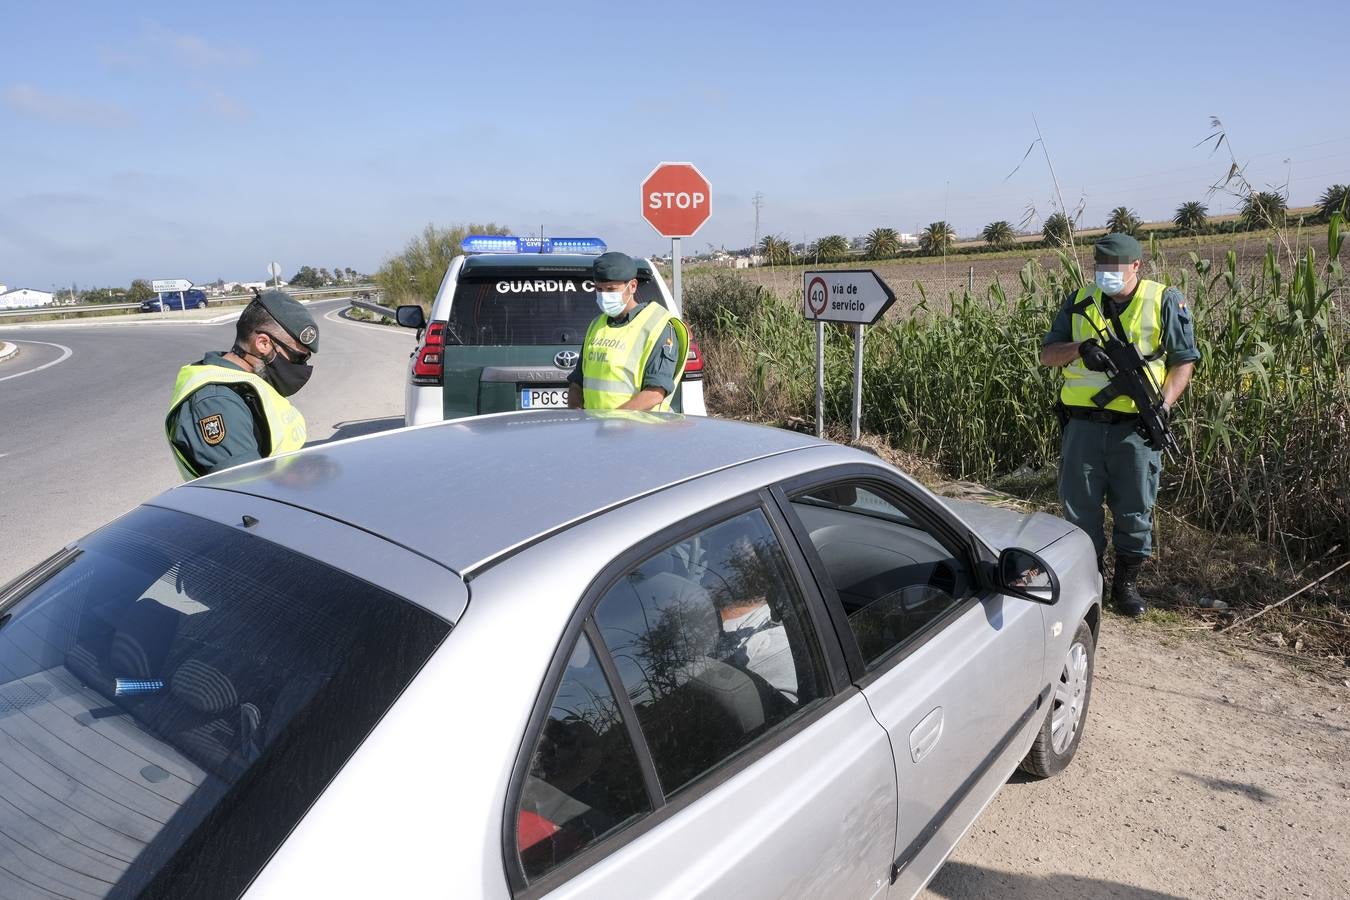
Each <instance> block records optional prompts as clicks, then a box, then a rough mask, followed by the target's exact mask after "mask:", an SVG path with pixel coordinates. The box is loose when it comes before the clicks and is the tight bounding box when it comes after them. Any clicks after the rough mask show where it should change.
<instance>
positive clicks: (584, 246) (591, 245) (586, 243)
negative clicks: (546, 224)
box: [545, 237, 606, 256]
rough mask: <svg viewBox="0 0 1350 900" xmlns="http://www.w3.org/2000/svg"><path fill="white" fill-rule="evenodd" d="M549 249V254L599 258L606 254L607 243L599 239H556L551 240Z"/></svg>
mask: <svg viewBox="0 0 1350 900" xmlns="http://www.w3.org/2000/svg"><path fill="white" fill-rule="evenodd" d="M548 240H549V249H548V250H547V251H545V252H547V253H584V254H586V255H588V256H599V255H600V254H601V253H604V252H605V249H606V248H605V242H604V241H602V240H600V239H599V238H593V237H585V238H581V237H578V238H571V237H566V238H564V237H555V238H549V239H548Z"/></svg>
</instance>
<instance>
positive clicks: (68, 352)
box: [0, 340, 75, 381]
mask: <svg viewBox="0 0 1350 900" xmlns="http://www.w3.org/2000/svg"><path fill="white" fill-rule="evenodd" d="M14 343H16V344H42V345H43V346H45V347H55V348H56V349H58V350H60V351H61V355H60V356H58V357H57V358H56V359H54V360H52V361H51V362H49V363H43V364H42V365H40V366H37V367H36V368H33V369H28V370H27V371H24V372H15V373H14V374H13V375H6V376H5V377H3V378H0V381H9V380H10V379H11V378H22V377H23V376H25V375H32V374H33V373H34V372H41V371H42V370H43V369H50V368H51V367H52V366H54V365H56V364H57V363H63V362H65V361H66V360H68V359H70V357H71V356H72V355H74V353H75V351H74V350H72V349H70V348H69V347H67V346H66V345H65V344H53V343H50V342H48V341H20V340H16V341H14Z"/></svg>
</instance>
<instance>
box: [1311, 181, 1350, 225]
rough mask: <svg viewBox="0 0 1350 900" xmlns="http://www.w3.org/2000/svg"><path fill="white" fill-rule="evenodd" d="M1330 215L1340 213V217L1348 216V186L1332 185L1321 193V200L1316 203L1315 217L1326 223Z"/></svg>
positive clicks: (1349, 203)
mask: <svg viewBox="0 0 1350 900" xmlns="http://www.w3.org/2000/svg"><path fill="white" fill-rule="evenodd" d="M1332 213H1340V214H1341V216H1342V217H1344V216H1346V215H1350V184H1333V185H1332V186H1331V187H1329V188H1327V189H1326V190H1325V191H1323V192H1322V198H1321V199H1320V200H1318V201H1317V217H1318V218H1319V219H1321V220H1322V221H1324V222H1328V221H1330V220H1331V215H1332Z"/></svg>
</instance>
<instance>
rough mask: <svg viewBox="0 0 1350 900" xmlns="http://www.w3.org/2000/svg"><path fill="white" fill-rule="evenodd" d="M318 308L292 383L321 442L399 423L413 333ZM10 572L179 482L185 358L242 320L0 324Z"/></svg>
mask: <svg viewBox="0 0 1350 900" xmlns="http://www.w3.org/2000/svg"><path fill="white" fill-rule="evenodd" d="M346 305H347V303H346V301H342V300H338V301H332V300H329V301H324V302H322V303H315V304H313V305H312V306H311V307H310V309H311V310H313V311H314V312H315V314H316V317H317V318H318V319H319V326H320V345H319V346H320V352H319V353H318V354H317V355H316V356H315V359H314V375H313V377H312V378H311V379H310V382H309V384H307V385H306V386H305V388H304V389H303V390H302V391H300V393H298V394H296V396H295V398H294V400H295V403H296V406H298V407H299V408H300V411H301V412H303V413H304V415H305V418H306V420H307V422H308V424H309V437H310V442H311V443H318V442H322V441H326V440H331V439H335V438H344V437H354V436H356V435H359V434H366V433H370V432H372V431H378V430H382V429H385V428H390V427H398V426H400V425H402V424H403V387H404V380H405V378H406V372H407V365H408V354H409V353H410V352H411V350H412V348H413V345H414V333H413V332H411V331H408V330H406V329H397V328H390V327H384V326H378V325H365V324H360V323H356V322H348V321H346V320H343V319H340V318H339V317H338V316H337V315H336V314H337V312H338V311H340V310H341V309H343V308H345V307H346ZM0 339H2V340H5V341H8V342H10V343H14V344H18V345H19V348H20V349H19V354H18V355H17V356H16V357H14V358H12V359H9V360H6V361H4V362H3V363H0V583H3V582H5V581H8V580H9V579H10V578H12V577H13V576H15V575H18V574H19V573H20V572H22V571H23V570H25V569H27V568H28V567H29V566H31V565H33V564H34V563H37V562H40V561H41V560H42V559H44V558H46V557H47V556H49V555H50V554H51V553H53V552H55V551H56V550H58V549H59V548H60V547H62V546H63V545H65V544H66V543H68V542H70V541H72V540H74V539H76V538H78V537H80V536H82V535H84V534H86V533H88V532H90V531H92V530H94V529H95V528H97V527H99V526H100V525H102V524H103V523H105V522H107V521H108V520H110V519H112V518H114V517H116V516H118V515H120V514H121V513H123V512H126V511H127V510H128V509H130V508H132V507H133V506H135V505H137V504H139V503H141V502H143V501H145V500H147V499H149V498H151V497H153V496H155V495H156V494H158V493H159V492H160V491H163V490H165V489H167V488H170V487H173V486H174V485H175V484H179V483H180V482H181V479H180V477H179V475H178V471H177V469H176V468H175V467H174V463H173V458H172V456H171V455H170V453H169V449H168V444H167V443H166V441H165V439H164V414H165V412H166V406H167V403H168V399H169V392H170V390H171V389H172V387H173V381H174V376H175V375H176V373H177V371H178V368H179V367H180V366H182V365H184V364H186V363H190V362H194V361H196V360H198V359H200V358H201V356H202V354H203V353H204V352H206V351H209V350H225V349H228V348H229V346H230V344H231V343H232V342H233V340H234V323H233V322H232V321H231V322H225V323H218V324H201V325H197V324H161V323H157V322H152V321H143V322H137V323H136V324H98V325H85V324H83V323H81V324H79V325H53V326H46V327H41V328H33V327H27V328H16V327H3V326H0Z"/></svg>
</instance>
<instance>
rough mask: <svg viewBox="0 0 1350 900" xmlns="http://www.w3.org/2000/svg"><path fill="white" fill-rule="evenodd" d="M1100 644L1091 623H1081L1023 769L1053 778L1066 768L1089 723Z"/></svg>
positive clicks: (1036, 774)
mask: <svg viewBox="0 0 1350 900" xmlns="http://www.w3.org/2000/svg"><path fill="white" fill-rule="evenodd" d="M1095 651H1096V644H1095V643H1094V641H1093V640H1092V629H1091V628H1089V627H1088V623H1087V622H1079V623H1078V630H1077V631H1076V632H1074V636H1073V643H1072V644H1070V645H1069V652H1068V653H1066V654H1065V655H1064V660H1063V662H1062V663H1061V664H1060V670H1059V677H1058V678H1056V679H1055V683H1054V689H1053V690H1052V691H1051V694H1050V709H1049V710H1048V711H1047V712H1046V715H1045V722H1044V723H1043V724H1042V725H1041V730H1040V733H1039V734H1037V735H1036V742H1035V743H1034V744H1032V745H1031V752H1030V753H1028V754H1027V758H1026V759H1024V760H1022V771H1023V772H1026V773H1027V774H1029V775H1033V776H1035V777H1037V778H1049V777H1050V776H1051V775H1058V774H1059V773H1060V772H1062V771H1064V768H1065V766H1067V765H1068V764H1069V763H1070V761H1072V760H1073V755H1074V754H1075V753H1077V752H1078V744H1079V742H1080V741H1082V740H1083V729H1084V728H1085V727H1086V726H1087V712H1088V702H1089V701H1090V700H1091V699H1092V669H1093V655H1094V653H1095Z"/></svg>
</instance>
